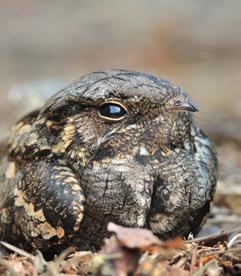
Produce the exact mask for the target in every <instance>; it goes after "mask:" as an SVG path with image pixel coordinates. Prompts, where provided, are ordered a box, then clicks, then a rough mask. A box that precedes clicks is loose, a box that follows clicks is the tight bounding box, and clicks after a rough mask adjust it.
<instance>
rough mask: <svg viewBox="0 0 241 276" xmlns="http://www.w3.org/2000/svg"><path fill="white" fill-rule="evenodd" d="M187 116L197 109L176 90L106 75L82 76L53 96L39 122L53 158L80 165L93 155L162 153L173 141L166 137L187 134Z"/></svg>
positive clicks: (154, 81)
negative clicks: (141, 151) (57, 156)
mask: <svg viewBox="0 0 241 276" xmlns="http://www.w3.org/2000/svg"><path fill="white" fill-rule="evenodd" d="M190 111H191V112H194V111H197V107H196V106H195V105H194V103H193V102H192V101H191V99H190V98H189V97H188V96H187V95H186V94H185V93H184V92H183V91H182V90H181V89H180V88H179V87H177V86H174V85H172V84H171V83H169V82H167V81H164V80H161V79H159V78H156V77H154V76H152V75H149V74H144V73H138V72H133V71H127V70H109V71H104V72H95V73H92V74H89V75H86V76H83V77H82V78H81V79H80V80H79V81H77V82H74V83H72V84H71V85H70V86H68V87H67V88H65V89H63V90H62V91H60V92H59V93H57V94H56V95H55V96H53V97H52V98H51V99H50V100H49V101H48V102H47V103H46V105H45V106H44V107H43V109H42V111H41V112H40V115H39V121H41V122H43V121H44V122H45V124H46V127H47V129H48V132H49V133H50V135H49V137H50V138H49V143H51V146H52V148H53V150H54V151H55V152H56V153H57V154H64V155H68V157H69V158H72V159H73V160H78V159H80V160H81V162H82V163H83V164H84V163H85V162H86V161H87V160H88V159H89V158H93V157H94V155H96V154H98V156H106V155H108V154H110V155H125V154H132V153H133V152H134V151H136V149H137V148H140V147H141V146H142V147H145V148H146V150H147V151H148V152H149V153H151V152H154V151H155V150H157V149H160V148H162V147H163V148H164V147H168V146H169V144H170V143H171V142H172V141H174V140H175V139H172V137H170V136H173V135H179V136H181V135H185V134H186V132H187V131H188V128H189V124H188V123H187V122H189V121H190V116H191V115H190ZM181 113H183V114H182V115H180V114H181ZM177 121H179V122H177ZM182 122H183V123H182ZM177 125H178V126H179V128H180V129H182V133H183V134H181V135H180V133H178V131H176V130H175V126H177ZM180 126H181V127H180ZM45 136H46V134H45ZM179 140H180V137H179Z"/></svg>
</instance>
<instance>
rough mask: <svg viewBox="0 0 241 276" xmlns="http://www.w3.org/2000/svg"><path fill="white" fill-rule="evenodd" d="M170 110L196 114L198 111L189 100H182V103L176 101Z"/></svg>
mask: <svg viewBox="0 0 241 276" xmlns="http://www.w3.org/2000/svg"><path fill="white" fill-rule="evenodd" d="M172 110H177V111H179V110H180V111H181V110H183V111H190V112H197V111H199V109H198V107H197V105H196V104H195V103H193V102H192V101H191V100H187V99H186V100H184V101H177V102H176V103H175V105H174V106H173V108H172Z"/></svg>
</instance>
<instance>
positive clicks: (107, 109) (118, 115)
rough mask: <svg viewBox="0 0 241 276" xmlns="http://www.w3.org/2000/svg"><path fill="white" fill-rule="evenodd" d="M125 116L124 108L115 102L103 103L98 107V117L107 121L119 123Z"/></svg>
mask: <svg viewBox="0 0 241 276" xmlns="http://www.w3.org/2000/svg"><path fill="white" fill-rule="evenodd" d="M125 114H126V108H125V107H124V106H123V105H122V104H120V103H116V102H105V103H103V104H102V105H101V106H100V107H99V115H100V117H102V118H104V119H106V120H109V121H120V120H121V119H123V117H124V116H125Z"/></svg>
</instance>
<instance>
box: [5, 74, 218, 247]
mask: <svg viewBox="0 0 241 276" xmlns="http://www.w3.org/2000/svg"><path fill="white" fill-rule="evenodd" d="M189 111H196V106H195V105H194V104H193V103H192V101H191V100H190V99H189V98H188V96H187V95H186V94H185V93H184V92H183V91H182V90H181V89H180V88H178V87H177V86H174V85H172V84H170V83H169V82H167V81H163V80H161V79H158V78H155V77H153V76H151V75H148V74H144V73H137V72H133V71H127V70H110V71H105V72H95V73H92V74H89V75H86V76H84V77H82V78H81V79H80V80H79V81H77V82H74V83H73V84H71V85H70V86H69V87H67V88H65V89H63V90H62V91H60V92H59V93H57V94H56V95H55V96H53V97H52V98H51V99H49V100H48V101H47V103H46V104H45V105H44V106H43V107H42V108H41V109H39V110H38V111H35V112H33V113H31V114H29V115H27V116H26V117H24V118H23V119H22V120H20V121H19V122H18V123H17V124H16V125H15V126H14V128H13V131H12V133H11V135H10V138H9V142H8V148H7V150H5V152H4V153H3V154H2V158H1V162H0V173H1V176H0V184H1V199H2V200H1V205H0V225H1V227H0V239H5V240H7V241H10V242H14V243H17V244H21V245H22V246H23V247H25V248H39V249H41V250H42V251H44V252H47V251H49V250H50V249H51V248H52V249H53V248H57V247H58V246H59V247H60V248H61V247H66V246H68V245H69V244H74V245H77V246H79V247H81V248H91V247H96V248H98V247H99V246H100V245H101V241H102V239H103V237H105V236H107V232H106V225H107V223H108V222H110V221H113V222H115V223H118V224H121V225H125V226H132V227H146V228H150V229H151V230H152V231H153V232H154V233H155V234H157V235H158V236H160V237H161V238H169V237H174V236H177V235H187V234H188V233H189V232H194V233H195V232H197V231H198V229H199V228H200V225H201V224H202V222H203V220H204V218H205V216H206V215H207V214H208V212H209V209H210V203H211V201H212V197H213V193H214V189H215V185H216V176H217V160H216V156H215V152H214V149H213V145H212V143H211V142H210V140H209V139H208V138H207V137H206V136H205V135H204V134H203V132H202V131H201V130H200V129H198V128H197V127H196V126H195V125H194V123H193V120H192V117H191V114H190V112H189ZM53 246H54V247H53Z"/></svg>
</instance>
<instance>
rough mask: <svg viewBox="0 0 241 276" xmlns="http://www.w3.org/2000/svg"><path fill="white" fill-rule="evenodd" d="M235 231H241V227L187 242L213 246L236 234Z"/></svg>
mask: <svg viewBox="0 0 241 276" xmlns="http://www.w3.org/2000/svg"><path fill="white" fill-rule="evenodd" d="M235 232H241V227H237V228H235V229H233V230H229V231H221V232H220V233H217V234H213V235H208V236H205V237H202V238H197V239H193V240H187V241H186V243H197V244H202V245H208V246H212V245H214V244H216V243H217V242H220V241H227V240H228V238H229V236H230V235H232V234H234V233H235Z"/></svg>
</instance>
